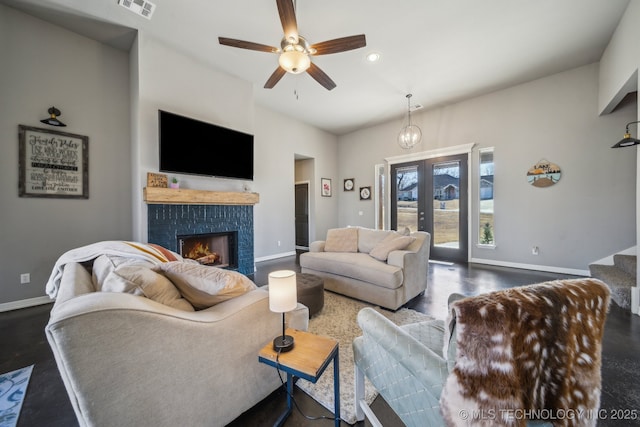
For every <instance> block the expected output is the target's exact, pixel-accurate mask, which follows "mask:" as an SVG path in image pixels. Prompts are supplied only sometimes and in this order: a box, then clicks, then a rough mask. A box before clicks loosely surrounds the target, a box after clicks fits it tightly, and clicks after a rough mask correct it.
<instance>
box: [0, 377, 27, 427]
mask: <svg viewBox="0 0 640 427" xmlns="http://www.w3.org/2000/svg"><path fill="white" fill-rule="evenodd" d="M32 371H33V365H31V366H27V367H26V368H22V369H18V370H15V371H12V372H7V373H6V374H2V375H0V427H15V426H16V424H18V417H19V416H20V409H22V402H23V401H24V396H25V394H26V392H27V385H29V378H31V372H32Z"/></svg>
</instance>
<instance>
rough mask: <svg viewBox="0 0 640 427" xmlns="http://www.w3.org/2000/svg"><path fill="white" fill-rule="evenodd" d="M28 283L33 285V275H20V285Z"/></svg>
mask: <svg viewBox="0 0 640 427" xmlns="http://www.w3.org/2000/svg"><path fill="white" fill-rule="evenodd" d="M27 283H31V274H29V273H22V274H21V275H20V284H21V285H25V284H27Z"/></svg>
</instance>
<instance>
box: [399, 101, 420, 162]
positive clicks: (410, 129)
mask: <svg viewBox="0 0 640 427" xmlns="http://www.w3.org/2000/svg"><path fill="white" fill-rule="evenodd" d="M411 96H412V95H411V94H408V95H407V102H408V103H409V105H408V108H407V117H408V122H407V125H406V126H405V127H403V128H402V130H401V131H400V133H399V134H398V145H399V146H400V147H401V148H402V149H404V150H409V149H411V148H413V147H414V146H415V145H416V144H418V143H419V142H420V140H422V131H421V130H420V128H419V127H418V126H416V125H414V124H411Z"/></svg>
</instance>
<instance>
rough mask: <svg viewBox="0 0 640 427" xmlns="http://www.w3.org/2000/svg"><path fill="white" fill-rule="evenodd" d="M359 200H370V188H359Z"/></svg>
mask: <svg viewBox="0 0 640 427" xmlns="http://www.w3.org/2000/svg"><path fill="white" fill-rule="evenodd" d="M360 200H371V187H360Z"/></svg>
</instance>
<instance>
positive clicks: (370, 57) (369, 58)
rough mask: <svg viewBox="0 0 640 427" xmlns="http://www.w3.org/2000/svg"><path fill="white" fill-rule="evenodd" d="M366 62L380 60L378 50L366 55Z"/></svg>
mask: <svg viewBox="0 0 640 427" xmlns="http://www.w3.org/2000/svg"><path fill="white" fill-rule="evenodd" d="M366 58H367V61H368V62H377V61H379V60H380V54H379V53H378V52H371V53H369V54H367V56H366Z"/></svg>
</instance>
